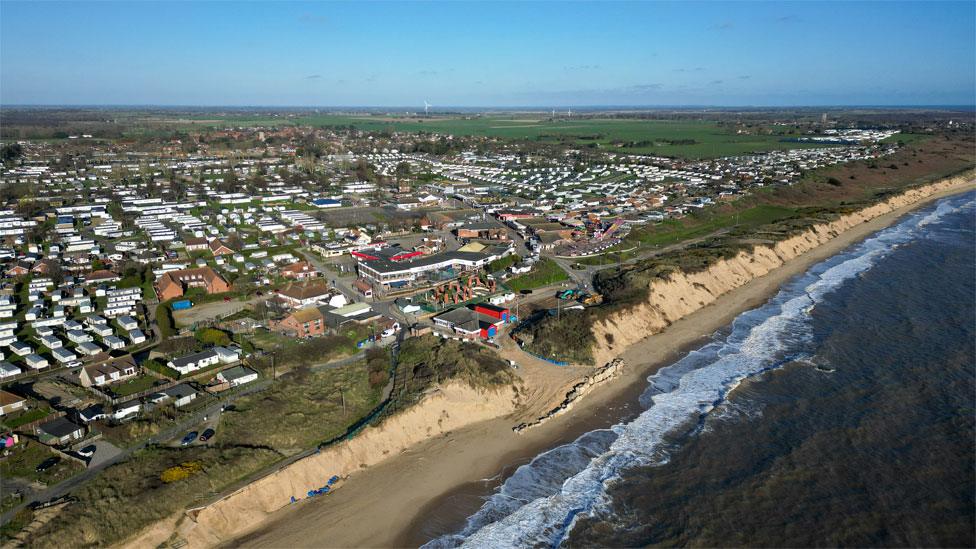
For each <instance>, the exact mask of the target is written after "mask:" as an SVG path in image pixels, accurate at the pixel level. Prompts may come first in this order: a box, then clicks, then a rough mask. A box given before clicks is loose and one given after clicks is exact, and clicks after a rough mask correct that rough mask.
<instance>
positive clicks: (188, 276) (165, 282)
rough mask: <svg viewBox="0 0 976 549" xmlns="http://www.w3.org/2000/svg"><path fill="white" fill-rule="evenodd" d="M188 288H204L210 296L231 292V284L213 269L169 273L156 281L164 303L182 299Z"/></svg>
mask: <svg viewBox="0 0 976 549" xmlns="http://www.w3.org/2000/svg"><path fill="white" fill-rule="evenodd" d="M187 288H203V289H205V290H206V292H207V293H208V294H219V293H223V292H228V291H230V284H228V283H227V281H226V280H224V279H223V278H222V277H221V276H220V275H219V274H217V272H216V271H214V270H213V269H212V268H211V267H199V268H196V269H178V270H175V271H167V272H165V273H163V275H162V276H161V277H159V280H158V281H156V291H157V293H158V294H159V299H160V300H162V301H166V300H168V299H173V298H176V297H182V296H183V293H184V292H185V291H186V289H187Z"/></svg>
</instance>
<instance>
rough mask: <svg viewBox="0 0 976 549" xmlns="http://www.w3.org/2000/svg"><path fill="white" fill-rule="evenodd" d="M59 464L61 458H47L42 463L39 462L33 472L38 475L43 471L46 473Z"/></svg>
mask: <svg viewBox="0 0 976 549" xmlns="http://www.w3.org/2000/svg"><path fill="white" fill-rule="evenodd" d="M60 462H61V458H59V457H58V456H54V457H49V458H47V459H45V460H44V461H42V462H40V463H39V464H38V465H37V467H35V468H34V470H35V471H37V472H38V473H43V472H44V471H47V470H48V469H50V468H51V467H54V466H55V465H57V464H58V463H60Z"/></svg>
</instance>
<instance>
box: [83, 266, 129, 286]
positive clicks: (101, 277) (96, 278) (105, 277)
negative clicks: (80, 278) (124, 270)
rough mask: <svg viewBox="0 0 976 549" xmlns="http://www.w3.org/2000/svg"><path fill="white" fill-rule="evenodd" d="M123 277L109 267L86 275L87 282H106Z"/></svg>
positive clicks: (116, 280)
mask: <svg viewBox="0 0 976 549" xmlns="http://www.w3.org/2000/svg"><path fill="white" fill-rule="evenodd" d="M119 280H122V277H121V276H119V275H118V274H117V273H113V272H112V271H109V270H107V269H99V270H97V271H92V272H90V273H88V274H87V275H85V284H102V283H105V282H118V281H119Z"/></svg>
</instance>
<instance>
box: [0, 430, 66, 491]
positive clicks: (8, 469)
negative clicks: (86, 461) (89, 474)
mask: <svg viewBox="0 0 976 549" xmlns="http://www.w3.org/2000/svg"><path fill="white" fill-rule="evenodd" d="M56 455H57V454H55V453H54V452H53V451H51V449H50V448H48V447H47V446H45V445H43V444H41V443H40V442H36V441H33V440H26V441H25V442H23V443H21V444H20V445H18V446H16V447H14V448H13V449H12V450H11V455H10V456H8V457H5V458H3V459H2V460H0V476H2V477H4V478H21V479H25V480H30V481H38V482H43V483H44V484H47V485H52V484H57V483H59V482H61V481H62V480H65V479H67V478H70V477H72V476H74V475H76V474H78V473H80V472H81V471H82V470H83V469H84V466H82V465H81V464H80V463H77V462H74V461H72V460H70V459H65V458H61V461H60V462H58V464H57V465H55V466H54V467H51V468H50V469H48V470H46V471H44V472H43V473H38V472H37V471H35V470H34V469H35V468H36V467H37V466H38V464H40V463H41V462H42V461H44V460H46V459H48V458H50V457H54V456H56Z"/></svg>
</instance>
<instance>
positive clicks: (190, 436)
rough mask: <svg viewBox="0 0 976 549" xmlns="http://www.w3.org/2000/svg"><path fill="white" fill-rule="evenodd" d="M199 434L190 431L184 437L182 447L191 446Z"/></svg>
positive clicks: (181, 442)
mask: <svg viewBox="0 0 976 549" xmlns="http://www.w3.org/2000/svg"><path fill="white" fill-rule="evenodd" d="M198 434H199V433H197V432H196V431H190V432H189V433H187V434H186V436H185V437H183V440H181V441H180V446H189V445H190V444H192V443H193V441H194V440H196V439H197V435H198Z"/></svg>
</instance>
